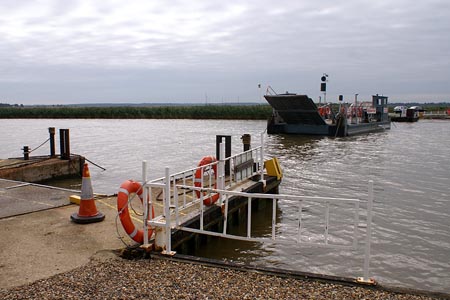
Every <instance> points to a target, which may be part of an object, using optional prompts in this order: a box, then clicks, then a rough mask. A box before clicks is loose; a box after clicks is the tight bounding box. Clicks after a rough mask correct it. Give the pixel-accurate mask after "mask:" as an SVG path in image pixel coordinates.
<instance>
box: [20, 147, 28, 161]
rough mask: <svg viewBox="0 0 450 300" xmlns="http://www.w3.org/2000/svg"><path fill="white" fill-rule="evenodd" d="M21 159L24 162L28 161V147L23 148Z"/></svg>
mask: <svg viewBox="0 0 450 300" xmlns="http://www.w3.org/2000/svg"><path fill="white" fill-rule="evenodd" d="M22 150H23V159H24V160H29V159H30V147H28V146H23V149H22Z"/></svg>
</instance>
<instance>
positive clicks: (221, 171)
mask: <svg viewBox="0 0 450 300" xmlns="http://www.w3.org/2000/svg"><path fill="white" fill-rule="evenodd" d="M225 159H226V158H225V144H224V143H220V151H219V165H218V168H217V172H218V173H219V174H218V176H217V179H218V182H217V188H218V189H219V190H224V189H225ZM230 174H231V173H230ZM219 205H222V195H221V196H220V198H219Z"/></svg>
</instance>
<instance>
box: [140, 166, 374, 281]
mask: <svg viewBox="0 0 450 300" xmlns="http://www.w3.org/2000/svg"><path fill="white" fill-rule="evenodd" d="M166 174H167V175H166V178H167V179H169V178H170V176H169V175H168V169H166ZM168 182H169V181H168ZM172 188H174V189H175V190H177V189H182V190H193V191H194V192H195V191H199V192H200V197H199V199H198V200H199V205H200V211H199V218H200V221H199V227H198V228H191V227H187V226H183V225H182V224H181V219H180V214H179V210H181V207H178V206H177V205H176V203H177V202H176V201H175V207H172V209H173V210H172V212H171V208H170V205H167V204H168V203H170V185H166V187H165V195H164V199H165V205H164V211H165V216H169V217H168V218H164V220H163V221H162V220H158V221H150V222H148V224H149V225H150V226H154V227H162V228H164V229H165V233H164V235H163V236H164V239H165V240H164V241H162V243H163V244H164V247H165V250H164V251H163V253H166V254H173V253H174V252H173V251H172V249H171V235H170V232H171V229H177V230H183V231H187V232H191V233H197V234H203V235H209V236H216V237H222V238H227V239H234V240H241V241H249V242H260V243H275V244H287V245H297V246H316V247H327V248H337V249H347V250H356V249H357V248H358V231H359V229H358V228H359V226H360V224H359V222H360V221H359V215H360V204H361V203H362V202H363V201H362V200H360V199H356V198H355V199H351V198H332V197H315V196H295V195H283V194H262V193H246V192H238V191H231V190H220V189H215V188H201V187H195V186H194V187H193V186H191V185H183V184H175V185H173V186H172ZM205 190H209V191H210V192H211V193H219V194H221V195H222V197H223V201H222V202H219V203H217V204H218V205H220V206H221V208H222V209H223V220H222V222H223V226H222V228H223V230H222V231H221V232H215V231H211V230H207V229H205V224H204V214H205V212H206V210H207V207H205V205H204V204H203V200H204V198H205V197H207V196H206V195H204V194H203V192H205ZM167 195H169V196H167ZM176 195H177V193H174V197H176ZM233 197H238V198H239V199H243V200H244V201H247V228H246V233H245V235H236V234H231V233H228V214H229V207H228V204H229V202H230V200H231V198H233ZM254 199H268V200H271V201H272V207H271V209H272V220H271V233H270V236H255V235H254V234H252V223H251V220H252V208H251V207H252V201H253V200H254ZM238 201H241V200H238ZM279 201H284V202H290V203H293V204H294V206H295V204H296V205H297V207H298V214H297V226H296V227H297V232H296V233H295V236H296V238H293V237H292V235H290V236H289V237H286V236H282V235H281V233H279V234H277V230H276V229H277V221H276V217H277V202H279ZM306 203H322V204H323V205H324V208H325V213H324V215H323V217H324V226H323V232H322V236H323V238H322V240H321V241H319V242H306V241H304V240H302V236H303V233H304V229H303V228H304V225H305V223H306V220H305V219H304V218H303V215H304V209H303V208H304V207H305V204H306ZM330 204H337V205H341V204H346V205H352V206H353V218H352V219H353V225H352V227H353V235H352V237H351V238H352V240H351V242H350V243H347V244H335V243H332V242H330V240H331V238H330V226H331V225H330ZM372 209H373V182H372V181H369V186H368V200H367V224H366V235H365V242H364V263H363V276H362V277H358V278H357V280H358V281H360V282H364V283H373V280H372V279H371V278H370V277H369V268H370V250H371V234H372Z"/></svg>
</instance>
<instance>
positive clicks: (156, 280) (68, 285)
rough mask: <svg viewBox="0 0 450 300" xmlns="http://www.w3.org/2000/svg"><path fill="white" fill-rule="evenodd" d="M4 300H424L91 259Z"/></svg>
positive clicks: (0, 292) (204, 269)
mask: <svg viewBox="0 0 450 300" xmlns="http://www.w3.org/2000/svg"><path fill="white" fill-rule="evenodd" d="M0 299H4V300H8V299H90V300H92V299H316V300H317V299H319V300H320V299H340V300H341V299H342V300H345V299H367V300H369V299H370V300H373V299H383V300H395V299H402V300H406V299H408V300H410V299H411V300H416V299H417V300H419V299H420V300H426V299H436V298H432V297H428V296H424V295H412V294H401V293H393V292H387V291H380V290H374V289H369V288H364V287H359V286H358V287H355V286H343V285H339V284H331V283H324V282H318V281H307V280H300V279H293V278H284V277H278V276H273V275H265V274H261V273H256V272H246V271H239V270H233V269H222V268H216V267H210V266H203V265H199V264H191V263H185V262H175V261H170V260H161V259H140V260H127V259H122V258H119V257H117V258H110V259H95V258H94V259H92V260H91V261H90V262H89V263H88V264H87V265H85V266H83V267H80V268H77V269H74V270H72V271H69V272H66V273H61V274H57V275H55V276H52V277H50V278H47V279H43V280H38V281H35V282H33V283H31V284H27V285H24V286H20V287H15V288H11V289H0Z"/></svg>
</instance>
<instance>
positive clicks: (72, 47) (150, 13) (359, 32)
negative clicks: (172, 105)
mask: <svg viewBox="0 0 450 300" xmlns="http://www.w3.org/2000/svg"><path fill="white" fill-rule="evenodd" d="M0 10H1V11H2V12H3V14H2V15H3V16H2V19H1V20H0V58H1V60H0V68H2V70H4V71H3V72H2V73H0V85H1V86H2V88H3V89H4V92H5V93H6V95H8V97H11V98H17V99H19V98H20V99H23V100H27V101H30V102H32V101H40V100H38V99H44V98H52V97H53V98H54V101H58V99H66V96H65V94H64V89H62V88H61V89H60V94H56V93H52V95H48V94H46V93H48V88H45V86H48V85H50V84H51V83H52V84H58V83H59V84H60V86H61V87H65V88H66V89H67V90H66V91H70V92H71V95H72V93H73V92H74V91H75V90H76V89H77V88H80V87H82V86H83V85H85V86H87V87H89V88H88V89H87V90H89V93H87V92H83V94H81V93H80V97H79V100H78V101H85V100H83V99H87V98H91V99H100V100H101V99H104V101H110V99H111V95H109V94H108V93H106V92H105V91H104V90H101V89H95V87H94V86H93V85H92V84H91V83H92V82H97V83H98V82H99V81H102V82H104V84H103V86H105V85H106V86H112V85H114V86H116V84H117V82H118V81H117V80H118V78H121V80H123V81H122V84H121V85H122V86H123V88H122V90H121V91H122V92H117V93H116V95H121V97H120V98H119V97H114V100H115V101H120V100H125V99H126V97H127V95H128V94H130V91H131V88H127V87H130V86H133V88H134V90H133V94H135V93H136V92H135V91H140V93H141V98H145V96H148V95H149V94H148V93H149V91H148V89H147V88H146V84H145V82H146V80H145V78H138V76H141V75H145V76H150V75H149V74H151V78H152V80H153V81H154V82H155V81H156V82H159V86H167V85H168V84H167V83H166V82H162V81H161V80H162V79H158V76H157V74H161V75H162V76H159V77H161V78H164V77H167V78H170V79H171V80H170V83H171V84H172V86H179V87H180V88H179V89H180V90H176V89H172V90H171V91H170V93H173V95H180V96H179V97H182V96H183V92H187V91H189V94H185V98H186V99H193V98H195V97H197V96H196V95H199V94H200V95H201V94H204V91H205V90H208V89H211V90H212V91H210V93H212V94H218V95H219V94H220V93H222V95H224V94H226V95H231V93H230V92H227V93H226V92H224V90H225V89H224V88H220V87H219V86H218V84H213V83H210V82H211V80H216V81H220V83H221V84H222V86H225V87H230V86H233V87H238V86H239V88H240V90H239V91H235V93H236V94H240V95H241V97H242V98H252V97H254V94H255V92H254V86H256V84H257V83H263V84H264V83H271V84H273V85H275V84H276V85H279V88H280V89H281V90H283V89H290V90H293V89H302V90H303V91H306V92H308V93H313V94H316V95H319V92H318V88H317V82H318V78H319V76H320V75H321V74H322V72H327V73H329V74H330V83H333V82H334V83H335V86H336V89H337V87H338V86H339V87H340V88H342V89H343V90H344V91H341V92H344V93H353V92H359V93H360V94H363V93H367V94H370V93H374V92H378V91H377V90H376V89H381V90H386V93H387V92H389V93H392V94H398V95H402V94H405V95H406V94H408V97H409V98H410V99H412V98H411V95H409V93H408V89H409V86H410V85H411V84H413V85H414V86H415V87H417V86H420V87H421V88H420V90H418V91H417V93H420V94H429V95H430V97H431V95H432V94H433V93H439V95H447V94H448V95H450V87H449V85H448V83H447V82H446V81H447V80H446V78H449V75H450V74H449V70H450V68H449V66H450V58H449V56H448V53H449V51H450V40H449V38H448V31H449V29H450V18H449V13H448V12H449V11H450V4H448V3H447V1H444V0H431V1H427V2H426V3H425V2H421V1H418V2H417V1H416V2H410V1H404V0H391V1H385V0H381V1H368V0H364V1H361V0H358V1H356V0H348V1H329V0H325V1H321V2H319V3H316V2H315V3H313V2H311V1H268V0H265V1H239V3H232V2H227V1H216V0H212V1H180V0H177V1H171V2H170V3H167V2H166V1H127V2H124V1H112V0H109V1H87V0H73V1H57V0H53V1H50V0H41V1H28V0H23V1H2V2H0ZM97 74H101V76H102V77H101V78H96V75H97ZM118 74H126V75H123V76H122V75H121V76H117V75H118ZM155 74H156V75H155ZM167 74H170V75H167ZM127 78H128V79H127ZM131 78H132V79H133V80H135V82H131ZM194 80H195V81H194ZM31 82H32V83H33V84H32V85H31V86H32V88H33V90H32V91H31V90H29V91H28V92H26V91H22V92H21V93H20V95H21V96H19V94H18V93H17V91H16V90H15V89H14V88H13V86H21V88H25V89H26V86H27V83H31ZM243 82H245V83H246V84H249V85H251V87H250V86H249V87H247V88H245V86H243V85H242V83H243ZM75 83H76V84H75ZM299 83H301V85H300V86H299ZM355 83H356V84H357V87H353V88H352V87H351V85H352V84H355ZM431 83H433V84H431ZM71 84H73V85H71ZM331 86H333V84H331ZM40 87H42V89H41V91H40ZM116 89H117V88H115V89H114V90H116ZM355 89H357V90H358V91H355ZM300 92H301V91H300ZM383 92H384V91H383ZM167 93H168V91H158V88H157V87H155V89H152V92H151V96H154V97H160V98H165V97H166V96H167ZM336 93H339V92H338V91H336ZM380 93H381V91H380ZM15 95H17V96H15ZM32 95H35V96H32ZM38 95H39V97H38ZM50 96H52V97H50ZM89 96H90V97H89ZM56 97H57V98H56ZM71 97H72V98H73V101H77V97H76V92H75V95H72V96H71ZM122 97H123V98H122ZM177 97H178V96H177ZM230 97H231V96H230ZM233 97H234V96H233ZM169 98H170V97H169ZM217 98H218V99H220V98H222V97H221V96H220V95H219V96H217ZM59 101H62V100H59Z"/></svg>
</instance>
